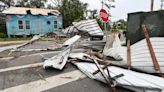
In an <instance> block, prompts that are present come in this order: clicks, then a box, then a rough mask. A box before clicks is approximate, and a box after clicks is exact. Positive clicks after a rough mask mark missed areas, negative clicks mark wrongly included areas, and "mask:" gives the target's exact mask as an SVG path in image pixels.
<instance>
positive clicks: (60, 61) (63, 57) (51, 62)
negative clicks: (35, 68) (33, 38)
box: [43, 35, 80, 70]
mask: <svg viewBox="0 0 164 92" xmlns="http://www.w3.org/2000/svg"><path fill="white" fill-rule="evenodd" d="M79 39H80V36H78V35H76V36H74V37H72V38H70V39H68V40H67V41H66V42H64V43H63V46H64V49H63V50H62V51H61V52H60V53H59V54H58V55H56V56H53V57H52V58H50V59H47V60H45V62H44V65H43V68H47V67H53V68H55V69H59V70H62V69H63V67H64V66H65V64H66V62H67V59H68V56H69V54H70V53H71V51H72V48H73V46H72V45H73V44H74V43H75V42H77V41H78V40H79Z"/></svg>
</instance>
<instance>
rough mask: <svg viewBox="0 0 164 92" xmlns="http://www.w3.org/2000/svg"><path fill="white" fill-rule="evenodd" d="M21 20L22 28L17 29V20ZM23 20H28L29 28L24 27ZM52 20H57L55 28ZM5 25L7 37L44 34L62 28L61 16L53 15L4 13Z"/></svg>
mask: <svg viewBox="0 0 164 92" xmlns="http://www.w3.org/2000/svg"><path fill="white" fill-rule="evenodd" d="M19 20H21V21H22V22H23V29H19V24H18V21H19ZM25 21H29V22H30V29H27V28H26V23H25ZM54 21H57V28H55V26H54ZM6 27H7V35H8V37H11V36H16V35H21V36H27V35H35V34H46V33H50V32H55V31H58V30H59V28H62V18H61V16H60V17H59V16H54V15H48V16H45V15H31V14H27V15H9V14H8V15H6Z"/></svg>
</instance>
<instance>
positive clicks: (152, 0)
mask: <svg viewBox="0 0 164 92" xmlns="http://www.w3.org/2000/svg"><path fill="white" fill-rule="evenodd" d="M153 7H154V0H151V6H150V10H151V11H153Z"/></svg>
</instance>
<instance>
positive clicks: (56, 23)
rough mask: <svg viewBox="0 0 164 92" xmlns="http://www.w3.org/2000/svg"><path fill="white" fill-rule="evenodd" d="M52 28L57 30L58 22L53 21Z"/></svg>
mask: <svg viewBox="0 0 164 92" xmlns="http://www.w3.org/2000/svg"><path fill="white" fill-rule="evenodd" d="M54 28H58V21H57V20H56V21H54Z"/></svg>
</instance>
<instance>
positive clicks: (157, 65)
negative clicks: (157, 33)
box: [142, 24, 160, 71]
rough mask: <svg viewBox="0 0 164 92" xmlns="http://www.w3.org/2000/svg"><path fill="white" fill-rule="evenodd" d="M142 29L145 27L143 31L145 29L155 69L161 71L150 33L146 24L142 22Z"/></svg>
mask: <svg viewBox="0 0 164 92" xmlns="http://www.w3.org/2000/svg"><path fill="white" fill-rule="evenodd" d="M142 29H143V30H142V31H143V33H144V35H145V38H146V42H147V46H148V49H149V52H150V55H151V58H152V60H153V65H154V69H155V70H156V71H160V65H159V64H158V61H157V58H156V56H155V53H154V49H153V47H152V44H151V41H150V39H149V34H148V31H147V28H146V25H145V24H142Z"/></svg>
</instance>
